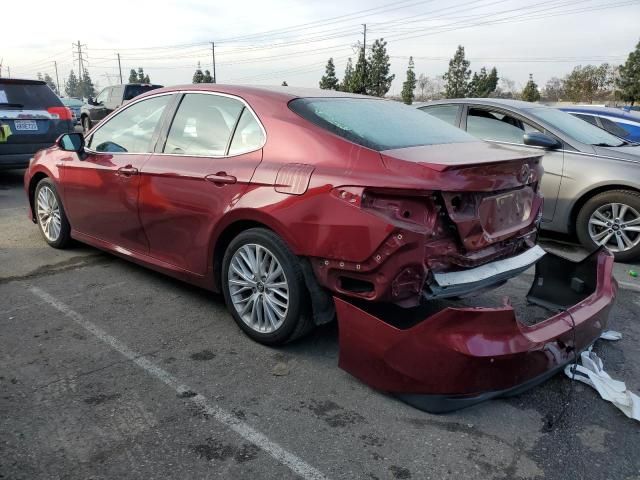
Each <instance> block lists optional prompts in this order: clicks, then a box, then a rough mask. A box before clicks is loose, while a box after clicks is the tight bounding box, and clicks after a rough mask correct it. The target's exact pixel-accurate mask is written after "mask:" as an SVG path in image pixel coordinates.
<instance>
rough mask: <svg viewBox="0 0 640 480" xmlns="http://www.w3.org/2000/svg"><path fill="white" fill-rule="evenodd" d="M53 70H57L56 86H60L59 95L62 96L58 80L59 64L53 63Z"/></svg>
mask: <svg viewBox="0 0 640 480" xmlns="http://www.w3.org/2000/svg"><path fill="white" fill-rule="evenodd" d="M53 68H55V69H56V85H57V86H58V95H62V91H61V90H60V79H59V78H58V62H56V61H55V60H54V61H53Z"/></svg>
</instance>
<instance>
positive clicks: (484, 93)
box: [467, 67, 498, 98]
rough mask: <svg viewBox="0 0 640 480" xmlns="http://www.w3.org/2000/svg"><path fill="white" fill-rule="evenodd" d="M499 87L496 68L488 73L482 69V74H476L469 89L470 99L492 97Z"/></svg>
mask: <svg viewBox="0 0 640 480" xmlns="http://www.w3.org/2000/svg"><path fill="white" fill-rule="evenodd" d="M497 87H498V71H497V70H496V67H493V68H492V69H491V72H489V73H487V69H486V68H485V67H482V68H481V69H480V73H474V74H473V77H472V78H471V81H470V82H469V87H468V91H467V95H468V96H470V97H476V98H484V97H488V96H489V95H491V94H492V93H493V92H495V91H496V88H497Z"/></svg>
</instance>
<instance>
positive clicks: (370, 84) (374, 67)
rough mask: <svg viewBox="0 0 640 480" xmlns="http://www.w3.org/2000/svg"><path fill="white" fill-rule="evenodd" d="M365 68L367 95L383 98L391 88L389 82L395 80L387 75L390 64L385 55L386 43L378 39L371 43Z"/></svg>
mask: <svg viewBox="0 0 640 480" xmlns="http://www.w3.org/2000/svg"><path fill="white" fill-rule="evenodd" d="M367 63H368V67H367V77H368V78H367V80H368V81H367V93H368V94H369V95H374V96H376V97H384V96H385V95H386V94H387V92H388V91H389V89H390V88H391V82H393V79H394V78H396V76H395V75H393V74H389V72H390V71H391V64H390V63H389V55H388V54H387V42H385V41H384V38H378V39H376V40H375V41H374V42H373V45H372V47H371V54H370V55H369V61H368V62H367Z"/></svg>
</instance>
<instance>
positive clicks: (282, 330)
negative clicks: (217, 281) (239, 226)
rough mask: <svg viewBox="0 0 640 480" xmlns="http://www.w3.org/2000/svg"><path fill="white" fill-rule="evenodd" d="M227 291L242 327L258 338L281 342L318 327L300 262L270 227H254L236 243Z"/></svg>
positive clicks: (226, 263)
mask: <svg viewBox="0 0 640 480" xmlns="http://www.w3.org/2000/svg"><path fill="white" fill-rule="evenodd" d="M222 290H223V293H224V297H225V301H226V303H227V307H228V308H229V310H230V311H231V315H233V318H234V320H235V321H236V323H237V324H238V326H239V327H240V328H241V329H242V330H243V331H244V332H245V333H246V334H247V335H248V336H249V337H251V338H252V339H254V340H256V341H257V342H260V343H263V344H266V345H279V344H283V343H286V342H289V341H291V340H294V339H296V338H298V337H301V336H303V335H305V334H306V333H308V332H309V331H311V329H312V328H313V320H312V318H311V312H310V308H309V295H308V292H307V290H306V287H305V284H304V277H303V274H302V270H301V268H300V261H299V260H298V258H297V257H296V256H295V255H294V254H293V253H292V252H291V250H289V247H287V245H286V244H285V243H284V242H283V241H282V239H281V238H280V237H278V236H277V235H276V234H275V233H273V232H272V231H270V230H267V229H263V228H252V229H250V230H246V231H244V232H242V233H241V234H239V235H238V236H237V237H236V238H234V239H233V240H232V241H231V243H230V244H229V246H228V247H227V250H226V252H225V255H224V260H223V263H222Z"/></svg>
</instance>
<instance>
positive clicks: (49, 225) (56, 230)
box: [37, 186, 62, 242]
mask: <svg viewBox="0 0 640 480" xmlns="http://www.w3.org/2000/svg"><path fill="white" fill-rule="evenodd" d="M37 215H38V223H39V224H40V227H41V228H42V232H43V233H44V236H45V237H47V240H49V241H50V242H55V241H56V240H58V237H59V236H60V231H61V226H62V222H61V219H60V205H58V200H57V198H56V196H55V194H54V193H53V190H51V188H49V187H48V186H44V187H42V188H41V189H40V190H39V191H38V202H37Z"/></svg>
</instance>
